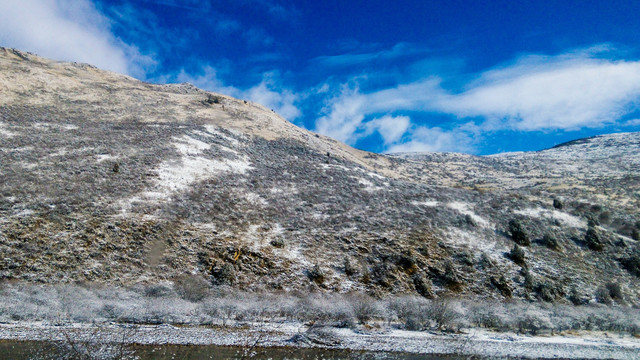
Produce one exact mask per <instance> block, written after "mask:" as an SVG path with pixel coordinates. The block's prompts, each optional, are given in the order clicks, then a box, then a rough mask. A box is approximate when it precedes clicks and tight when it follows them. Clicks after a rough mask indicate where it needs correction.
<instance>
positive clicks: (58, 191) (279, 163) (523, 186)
mask: <svg viewBox="0 0 640 360" xmlns="http://www.w3.org/2000/svg"><path fill="white" fill-rule="evenodd" d="M639 153H640V133H626V134H612V135H606V136H600V137H595V138H590V139H581V140H577V141H574V142H570V143H566V144H561V145H558V146H556V147H554V148H552V149H547V150H543V151H538V152H531V153H509V154H499V155H493V156H483V157H477V156H471V155H463V154H448V153H426V154H397V155H393V156H387V155H379V154H372V153H367V152H363V151H359V150H356V149H353V148H350V147H348V146H346V145H344V144H342V143H339V142H337V141H335V140H332V139H330V138H327V137H325V136H321V135H317V134H314V133H312V132H310V131H307V130H304V129H301V128H298V127H296V126H294V125H293V124H291V123H289V122H287V121H286V120H285V119H283V118H282V117H280V116H278V115H277V114H275V113H274V112H273V111H271V110H269V109H266V108H264V107H262V106H260V105H258V104H254V103H251V102H248V101H244V100H242V99H233V98H230V97H228V96H224V95H220V94H215V93H210V92H206V91H203V90H200V89H197V88H195V87H193V86H191V85H189V84H176V85H154V84H147V83H143V82H140V81H138V80H135V79H133V78H130V77H126V76H123V75H119V74H115V73H110V72H105V71H101V70H99V69H96V68H94V67H91V66H89V65H85V64H76V63H65V62H56V61H52V60H47V59H44V58H41V57H38V56H36V55H33V54H29V53H24V52H21V51H18V50H13V49H6V48H0V253H1V254H2V256H1V257H0V278H2V279H5V280H12V281H13V280H22V281H27V282H32V283H71V282H92V283H106V284H115V285H127V286H128V285H133V284H140V283H142V284H150V283H162V282H171V281H174V280H175V279H179V278H183V277H184V276H192V277H197V278H200V279H203V280H204V281H205V282H206V283H208V284H212V285H214V286H218V285H227V286H230V287H235V288H241V289H250V290H267V291H283V290H284V291H308V290H312V291H321V292H342V293H344V292H351V291H360V292H367V293H369V294H371V295H373V296H384V295H387V294H418V295H421V296H424V297H428V298H433V297H443V296H479V297H483V298H496V299H505V298H520V299H525V300H539V301H544V302H559V303H574V304H584V303H588V302H601V303H611V302H616V303H620V304H640V248H639V245H638V240H639V239H640V235H639V231H640V214H639V210H638V209H639V204H640V187H639V184H640V155H639Z"/></svg>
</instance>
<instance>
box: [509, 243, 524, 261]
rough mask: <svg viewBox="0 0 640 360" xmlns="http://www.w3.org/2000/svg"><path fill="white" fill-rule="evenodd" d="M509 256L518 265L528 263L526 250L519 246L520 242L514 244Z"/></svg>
mask: <svg viewBox="0 0 640 360" xmlns="http://www.w3.org/2000/svg"><path fill="white" fill-rule="evenodd" d="M509 258H510V259H511V260H513V262H514V263H516V264H518V265H525V263H526V258H525V254H524V250H523V249H522V248H521V247H520V246H518V244H514V245H513V247H512V248H511V251H510V252H509Z"/></svg>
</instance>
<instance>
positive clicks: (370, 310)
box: [350, 295, 380, 324]
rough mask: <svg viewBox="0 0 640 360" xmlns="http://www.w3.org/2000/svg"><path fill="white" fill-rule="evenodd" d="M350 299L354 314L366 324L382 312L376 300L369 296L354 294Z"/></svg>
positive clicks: (361, 322)
mask: <svg viewBox="0 0 640 360" xmlns="http://www.w3.org/2000/svg"><path fill="white" fill-rule="evenodd" d="M350 301H351V306H352V308H353V314H354V315H355V317H356V319H357V320H358V322H360V324H366V323H367V322H368V321H370V320H371V319H373V318H374V317H376V316H379V314H380V311H379V309H378V306H377V304H376V302H375V300H373V299H372V298H370V297H369V296H366V295H361V296H354V297H352V298H351V299H350Z"/></svg>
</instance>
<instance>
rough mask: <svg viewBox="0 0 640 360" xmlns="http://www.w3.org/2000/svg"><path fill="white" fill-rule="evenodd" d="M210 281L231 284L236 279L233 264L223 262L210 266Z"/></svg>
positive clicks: (215, 283) (218, 283) (216, 283)
mask: <svg viewBox="0 0 640 360" xmlns="http://www.w3.org/2000/svg"><path fill="white" fill-rule="evenodd" d="M211 276H212V283H213V284H214V285H232V284H233V283H234V282H235V280H236V269H235V268H234V266H233V264H231V263H229V262H225V263H223V264H222V265H219V266H216V267H212V268H211Z"/></svg>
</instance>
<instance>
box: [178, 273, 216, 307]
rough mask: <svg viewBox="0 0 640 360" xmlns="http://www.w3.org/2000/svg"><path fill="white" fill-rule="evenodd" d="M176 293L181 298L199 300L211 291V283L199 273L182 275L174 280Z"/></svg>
mask: <svg viewBox="0 0 640 360" xmlns="http://www.w3.org/2000/svg"><path fill="white" fill-rule="evenodd" d="M173 284H174V285H173V286H174V288H175V290H176V293H178V295H180V297H181V298H183V299H185V300H189V301H192V302H198V301H200V300H202V299H204V298H205V296H207V295H208V294H209V292H210V288H209V283H208V282H207V281H206V280H205V279H203V278H202V277H201V276H198V275H189V274H185V275H181V276H178V277H177V278H176V279H175V280H174V281H173Z"/></svg>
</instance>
